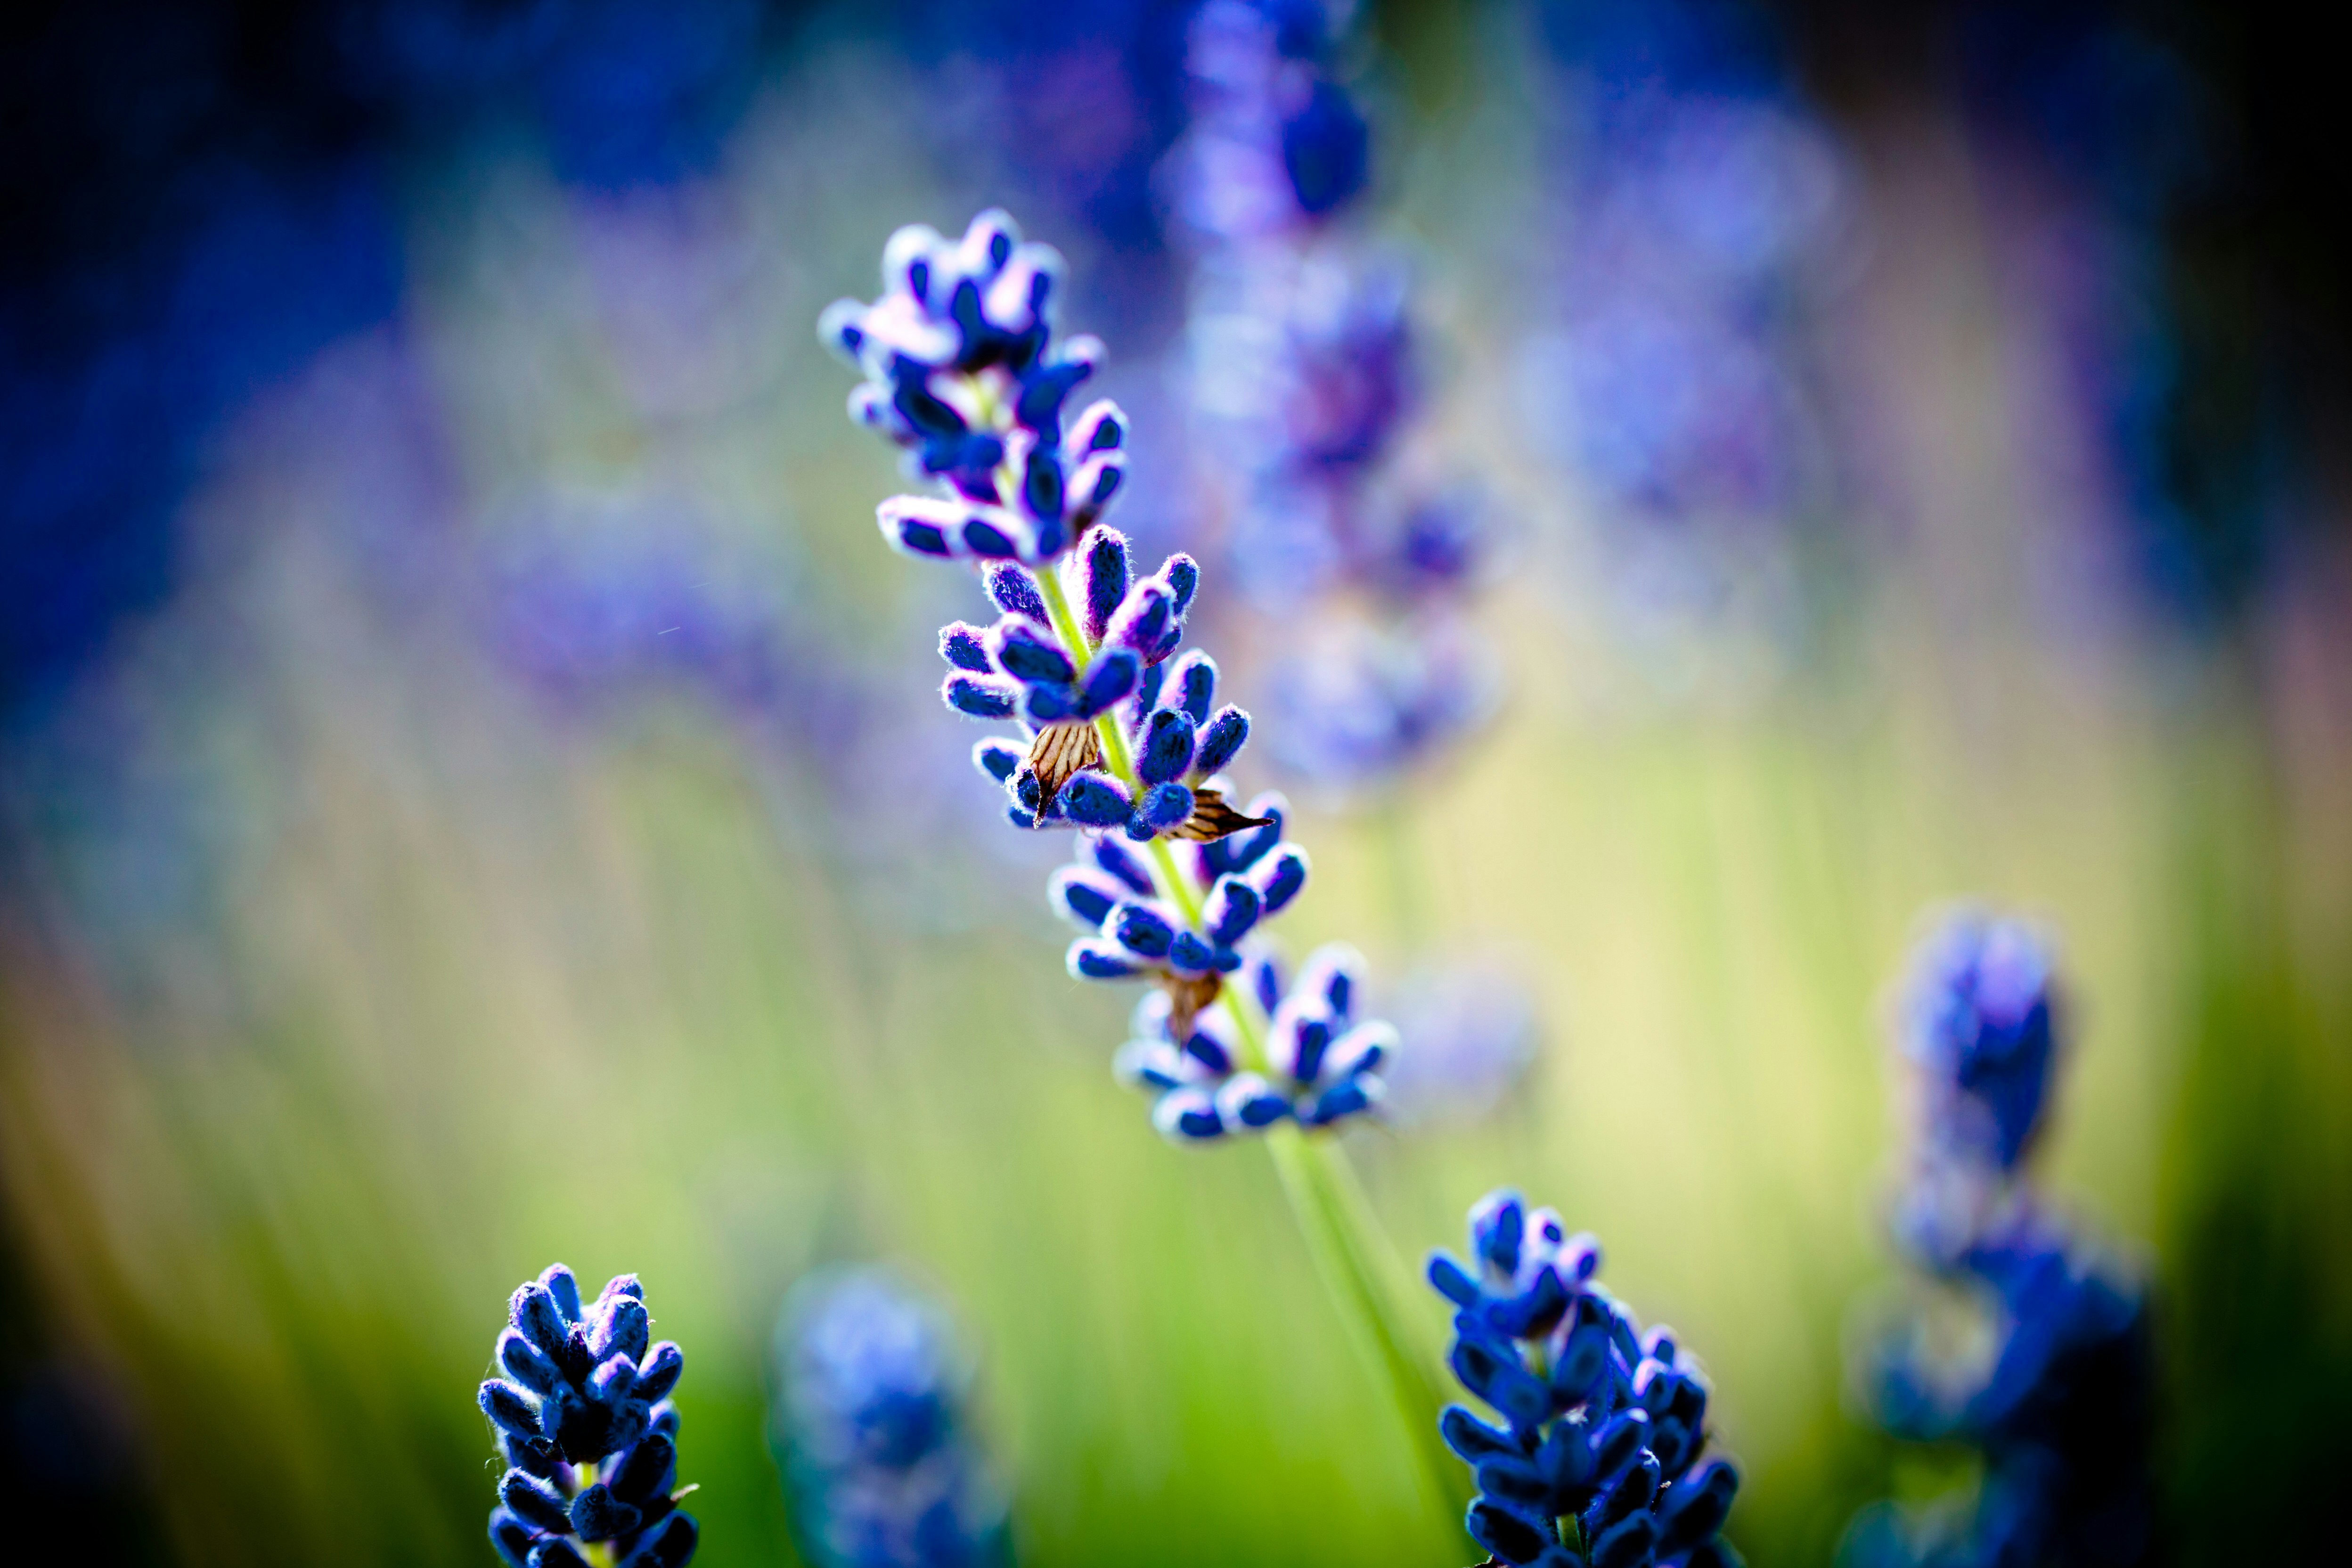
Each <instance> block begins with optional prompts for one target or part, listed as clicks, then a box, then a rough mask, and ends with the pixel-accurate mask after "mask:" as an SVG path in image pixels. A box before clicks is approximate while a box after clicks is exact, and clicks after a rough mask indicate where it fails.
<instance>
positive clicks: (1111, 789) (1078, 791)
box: [1059, 768, 1135, 827]
mask: <svg viewBox="0 0 2352 1568" xmlns="http://www.w3.org/2000/svg"><path fill="white" fill-rule="evenodd" d="M1059 799H1060V801H1061V804H1062V810H1063V812H1064V813H1065V814H1066V816H1068V817H1069V819H1070V820H1071V821H1072V822H1075V823H1077V824H1079V825H1080V826H1085V827H1116V826H1118V825H1119V824H1120V823H1123V822H1125V821H1126V820H1127V819H1128V816H1129V814H1130V813H1131V812H1133V811H1134V809H1135V803H1134V801H1132V800H1131V799H1129V797H1128V793H1127V786H1126V785H1125V784H1120V783H1119V782H1118V780H1117V779H1115V778H1112V777H1111V776H1110V775H1109V774H1108V773H1099V772H1097V771H1096V770H1095V769H1093V768H1084V769H1081V770H1079V771H1078V772H1076V773H1072V774H1071V775H1070V777H1069V779H1068V781H1067V782H1066V783H1065V784H1063V785H1062V793H1061V795H1060V796H1059Z"/></svg>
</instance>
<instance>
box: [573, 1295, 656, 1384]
mask: <svg viewBox="0 0 2352 1568" xmlns="http://www.w3.org/2000/svg"><path fill="white" fill-rule="evenodd" d="M648 1329H649V1323H648V1320H647V1319H646V1304H645V1302H644V1301H643V1300H639V1299H638V1298H636V1297H635V1296H622V1295H613V1296H610V1297H608V1298H606V1299H605V1300H604V1301H602V1302H601V1303H600V1306H599V1309H598V1310H596V1311H594V1312H592V1313H590V1314H589V1319H588V1353H589V1355H590V1356H591V1357H592V1358H593V1360H595V1361H596V1362H598V1363H603V1362H604V1361H606V1360H607V1359H609V1358H610V1357H613V1356H615V1355H624V1356H627V1357H629V1358H630V1359H631V1360H632V1361H634V1360H635V1358H636V1357H638V1356H641V1355H643V1354H645V1353H646V1347H647V1346H648V1345H649V1344H651V1343H652V1341H653V1336H652V1334H651V1333H650V1332H649V1331H648ZM598 1370H599V1371H601V1370H602V1367H601V1364H600V1366H599V1369H598ZM631 1375H632V1376H634V1375H635V1369H634V1368H632V1369H631Z"/></svg>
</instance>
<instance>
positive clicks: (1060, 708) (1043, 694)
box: [1021, 680, 1081, 730]
mask: <svg viewBox="0 0 2352 1568" xmlns="http://www.w3.org/2000/svg"><path fill="white" fill-rule="evenodd" d="M1078 706H1079V698H1078V689H1077V688H1076V687H1075V686H1072V685H1070V684H1069V683H1068V682H1067V681H1061V680H1038V681H1033V682H1031V683H1030V684H1029V685H1027V686H1024V687H1023V688H1022V689H1021V717H1022V718H1023V719H1024V721H1027V722H1029V723H1032V724H1034V725H1036V726H1037V727H1038V728H1039V729H1041V730H1042V729H1044V728H1045V726H1046V725H1048V724H1060V723H1065V722H1067V721H1070V720H1073V719H1076V718H1079V717H1081V714H1080V713H1079V710H1078Z"/></svg>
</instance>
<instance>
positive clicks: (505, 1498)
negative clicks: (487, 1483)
mask: <svg viewBox="0 0 2352 1568" xmlns="http://www.w3.org/2000/svg"><path fill="white" fill-rule="evenodd" d="M499 1501H500V1502H503V1503H504V1504H506V1505H507V1508H508V1510H509V1511H511V1512H512V1513H513V1514H514V1516H515V1517H516V1518H517V1519H520V1520H521V1521H523V1522H524V1523H525V1524H528V1525H530V1527H531V1528H532V1529H534V1530H543V1531H549V1532H551V1533H552V1534H556V1535H562V1534H563V1533H565V1532H567V1531H570V1530H571V1528H572V1518H571V1515H570V1514H569V1513H568V1512H567V1511H566V1510H565V1509H564V1506H563V1495H562V1493H561V1492H559V1491H557V1490H556V1489H554V1488H553V1487H552V1486H551V1485H549V1484H548V1483H547V1482H546V1481H543V1480H541V1479H540V1478H538V1477H537V1476H533V1475H528V1474H526V1473H524V1472H523V1471H521V1470H509V1471H508V1472H507V1473H506V1475H505V1476H504V1477H503V1478H502V1479H500V1480H499Z"/></svg>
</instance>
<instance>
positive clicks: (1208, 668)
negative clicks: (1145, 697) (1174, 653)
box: [1168, 648, 1217, 727]
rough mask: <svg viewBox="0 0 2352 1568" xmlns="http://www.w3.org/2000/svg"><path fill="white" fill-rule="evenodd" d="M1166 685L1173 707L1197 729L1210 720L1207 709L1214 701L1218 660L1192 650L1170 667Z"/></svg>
mask: <svg viewBox="0 0 2352 1568" xmlns="http://www.w3.org/2000/svg"><path fill="white" fill-rule="evenodd" d="M1168 683H1169V688H1170V691H1171V695H1172V697H1173V699H1174V701H1175V705H1176V706H1177V707H1178V708H1180V709H1181V710H1183V712H1184V716H1185V717H1186V718H1188V719H1190V720H1192V722H1193V724H1194V725H1195V726H1196V727H1197V726H1199V725H1202V724H1205V723H1207V722H1208V721H1209V707H1210V704H1212V703H1213V702H1214V701H1215V700H1217V661H1216V660H1215V659H1213V658H1210V657H1209V656H1208V655H1207V654H1205V653H1202V651H1201V650H1200V649H1199V648H1194V649H1193V650H1192V652H1191V653H1188V654H1186V655H1185V656H1184V657H1183V658H1180V659H1178V660H1177V661H1176V662H1175V664H1174V665H1173V666H1172V667H1171V668H1170V671H1169V677H1168Z"/></svg>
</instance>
